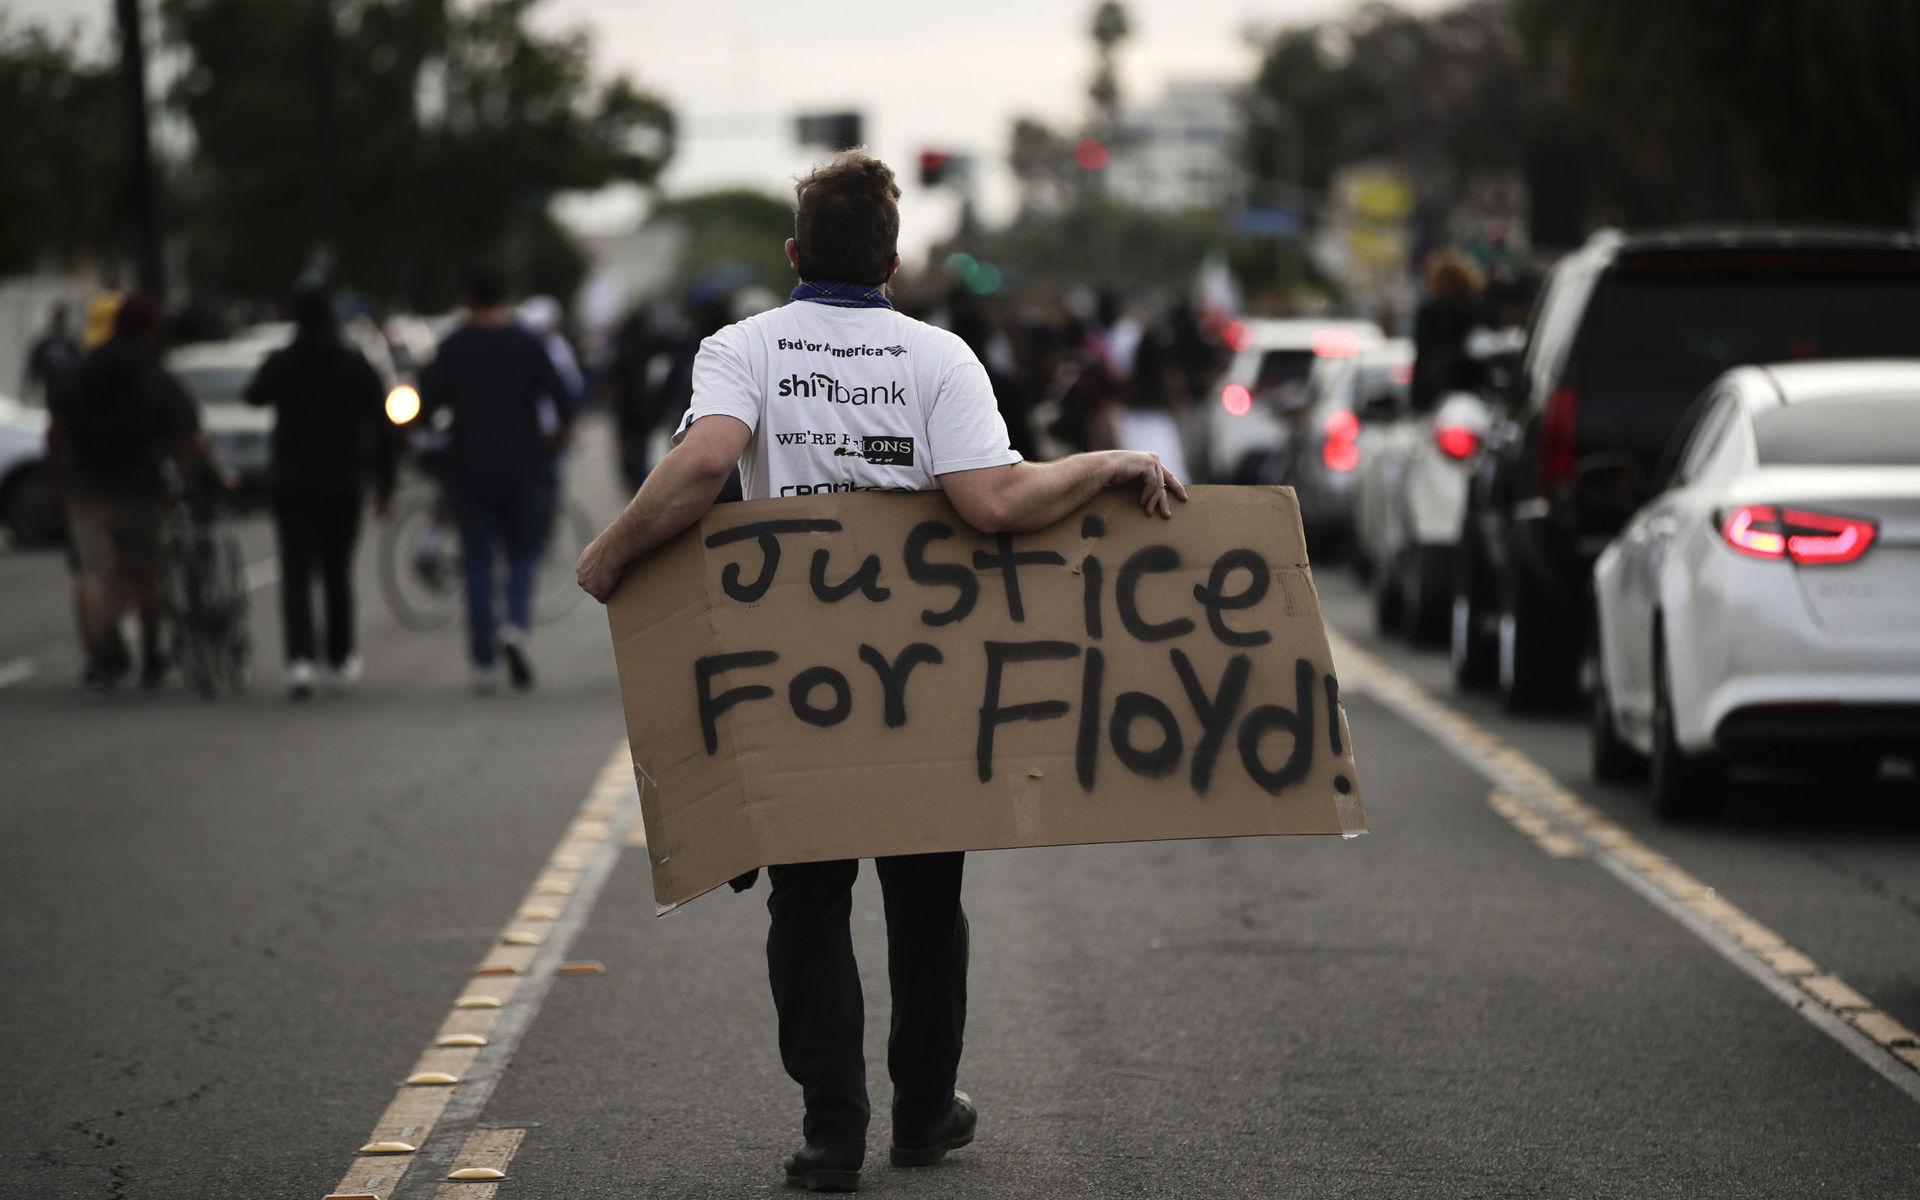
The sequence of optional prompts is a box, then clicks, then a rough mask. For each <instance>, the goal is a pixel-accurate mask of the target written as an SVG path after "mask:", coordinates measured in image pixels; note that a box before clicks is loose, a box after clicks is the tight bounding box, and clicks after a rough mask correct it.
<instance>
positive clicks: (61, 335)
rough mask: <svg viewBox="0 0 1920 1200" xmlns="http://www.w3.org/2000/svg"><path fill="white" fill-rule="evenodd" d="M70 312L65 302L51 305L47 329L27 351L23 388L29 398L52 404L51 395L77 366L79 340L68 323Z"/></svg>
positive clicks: (78, 367) (79, 353) (70, 317)
mask: <svg viewBox="0 0 1920 1200" xmlns="http://www.w3.org/2000/svg"><path fill="white" fill-rule="evenodd" d="M71 320H72V313H71V312H70V311H69V310H68V308H67V306H66V305H65V304H56V305H54V306H53V313H52V315H51V316H50V317H49V318H48V319H47V331H46V332H45V333H43V334H41V335H40V336H39V337H38V338H36V339H35V340H34V343H33V347H32V349H30V350H28V351H27V371H26V378H25V380H24V385H25V386H24V387H22V389H21V390H22V391H23V392H25V393H26V396H27V398H28V399H38V400H39V401H40V402H41V403H42V404H51V403H52V402H53V395H54V393H55V392H57V391H59V390H60V389H61V388H63V387H65V386H66V384H67V381H68V380H70V379H72V378H73V373H74V372H75V371H77V370H79V369H80V358H81V350H80V343H79V342H78V341H75V340H74V336H73V333H72V331H71V330H69V329H68V325H69V324H70V323H71Z"/></svg>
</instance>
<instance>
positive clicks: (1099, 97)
mask: <svg viewBox="0 0 1920 1200" xmlns="http://www.w3.org/2000/svg"><path fill="white" fill-rule="evenodd" d="M1088 32H1089V33H1091V34H1092V35H1093V46H1094V62H1095V66H1094V70H1093V82H1092V83H1091V84H1089V85H1088V86H1087V94H1088V96H1090V97H1092V99H1093V107H1094V112H1095V113H1096V114H1097V116H1098V119H1099V123H1100V126H1101V128H1103V129H1105V130H1112V129H1113V128H1114V127H1115V126H1117V125H1118V124H1119V122H1120V79H1119V76H1118V75H1117V74H1116V73H1115V71H1114V58H1115V54H1116V52H1117V51H1118V49H1119V46H1120V43H1121V42H1123V41H1125V40H1126V39H1127V37H1128V35H1130V34H1131V33H1132V32H1133V22H1132V21H1131V20H1130V19H1129V18H1128V17H1127V9H1126V6H1125V5H1123V4H1121V3H1120V0H1101V4H1100V6H1099V7H1098V8H1096V9H1094V10H1093V22H1092V24H1091V25H1090V26H1089V28H1088Z"/></svg>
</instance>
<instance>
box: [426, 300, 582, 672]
mask: <svg viewBox="0 0 1920 1200" xmlns="http://www.w3.org/2000/svg"><path fill="white" fill-rule="evenodd" d="M464 299H465V302H466V307H467V315H466V319H465V320H464V321H463V322H462V323H461V324H460V325H459V327H458V328H456V329H455V330H454V331H453V332H452V333H450V334H448V335H447V337H446V340H444V341H443V342H441V343H440V349H439V350H438V352H436V353H435V354H434V357H433V361H432V362H431V363H429V364H428V365H427V367H426V369H425V370H423V371H422V372H421V373H420V400H421V406H422V417H423V418H424V419H427V420H429V421H430V420H431V418H432V417H433V416H434V415H435V414H436V413H438V412H439V411H441V410H445V411H446V412H448V413H449V414H450V415H451V416H452V418H453V423H452V427H451V430H450V433H451V437H450V439H449V442H448V447H447V459H446V475H445V480H446V485H447V498H448V500H449V501H451V503H452V505H453V515H454V521H455V523H456V524H457V525H458V526H459V530H460V554H461V561H462V567H463V568H464V570H465V571H466V576H467V653H468V658H469V660H470V661H471V662H472V664H473V683H474V690H476V691H479V692H483V693H484V692H490V691H492V690H493V689H494V687H495V685H496V668H495V661H496V658H497V657H504V658H505V659H506V662H507V674H508V677H509V679H510V680H511V682H512V683H513V686H514V687H515V688H516V689H519V690H522V691H524V690H525V689H527V688H530V687H532V686H533V666H532V663H531V660H530V659H529V658H528V655H527V636H528V631H529V630H530V629H531V628H532V622H533V579H534V571H535V569H536V567H537V566H538V564H539V561H540V551H541V548H542V544H543V543H544V541H545V539H546V535H547V529H548V526H549V524H550V520H551V513H552V509H553V503H554V487H555V482H554V462H553V459H554V456H555V455H556V454H557V453H558V452H559V450H560V447H561V446H562V445H563V444H564V443H565V441H566V436H567V433H568V431H569V428H570V426H571V424H572V422H573V418H574V415H575V403H576V396H575V394H574V392H573V391H572V390H571V389H569V388H568V386H567V384H566V383H565V381H564V380H562V379H561V378H560V374H559V372H557V371H556V370H555V369H554V365H553V359H552V358H551V357H550V356H549V355H548V354H547V350H546V347H545V346H543V345H541V343H540V339H538V338H536V337H535V336H534V335H533V334H532V333H530V332H528V331H527V329H526V328H525V327H524V326H522V325H521V324H520V322H519V320H518V319H517V318H516V316H515V314H514V311H513V310H512V309H511V308H509V307H507V295H506V284H505V281H504V280H503V279H502V278H501V277H500V275H499V274H498V272H496V271H494V270H493V269H491V268H487V267H483V268H479V269H476V270H475V271H474V272H473V273H472V274H471V276H470V277H469V279H468V281H467V286H466V294H465V297H464ZM549 405H550V406H551V411H552V413H553V416H554V417H555V419H556V424H555V425H554V427H553V428H552V429H551V430H548V429H544V428H543V427H542V424H541V414H542V411H543V409H545V408H546V407H547V406H549ZM496 549H497V550H499V551H501V552H503V553H504V555H505V558H506V563H507V580H506V610H507V611H506V620H505V621H504V622H502V623H499V624H498V625H496V622H495V617H494V601H495V595H494V591H495V575H494V556H495V551H496Z"/></svg>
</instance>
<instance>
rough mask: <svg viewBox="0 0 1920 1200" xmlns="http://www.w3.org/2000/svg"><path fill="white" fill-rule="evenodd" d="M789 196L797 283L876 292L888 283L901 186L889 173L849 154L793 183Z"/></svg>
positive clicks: (875, 163) (873, 162)
mask: <svg viewBox="0 0 1920 1200" xmlns="http://www.w3.org/2000/svg"><path fill="white" fill-rule="evenodd" d="M793 194H794V198H795V200H796V201H798V210H797V211H796V212H795V213H794V217H793V240H794V241H795V242H796V243H797V244H798V248H799V257H800V278H802V279H807V280H818V281H820V282H822V283H862V284H872V285H876V286H877V285H879V284H882V283H885V282H886V281H887V277H888V276H889V275H891V274H892V273H893V260H894V258H895V256H896V255H897V254H898V251H899V242H900V185H899V184H898V183H895V182H894V178H893V169H892V168H891V167H889V166H887V164H886V163H883V162H881V161H880V160H879V159H877V158H875V157H873V156H872V155H870V154H863V153H861V152H860V151H858V150H849V151H847V152H846V153H845V154H842V155H840V156H839V157H838V158H835V159H834V160H833V161H832V162H830V163H828V164H827V165H826V166H824V167H821V168H819V169H818V170H816V171H814V172H813V173H812V174H810V175H807V176H805V177H804V178H802V179H799V180H796V181H795V183H794V186H793Z"/></svg>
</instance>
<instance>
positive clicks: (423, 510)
mask: <svg viewBox="0 0 1920 1200" xmlns="http://www.w3.org/2000/svg"><path fill="white" fill-rule="evenodd" d="M598 532H599V528H598V527H597V526H596V525H595V524H594V521H593V518H592V517H590V516H589V515H588V514H587V511H586V509H585V508H584V507H582V506H581V504H580V502H579V501H577V500H575V499H574V498H573V497H572V496H568V495H566V494H564V493H562V495H561V496H560V497H559V502H558V505H557V507H556V511H555V513H554V519H553V524H552V527H551V528H550V529H549V530H548V533H547V539H546V544H545V545H544V546H543V547H542V548H541V551H540V568H539V572H538V573H537V574H536V576H535V581H536V582H535V584H534V595H533V619H534V621H535V622H536V623H537V624H546V623H547V622H550V621H556V620H559V619H560V618H561V617H563V616H565V615H567V614H568V613H569V612H572V611H573V609H574V606H575V605H577V604H579V603H580V598H581V597H582V596H583V595H585V593H584V592H582V591H581V590H580V589H579V588H578V587H576V586H575V585H574V579H573V566H574V563H575V562H577V561H578V560H579V558H580V554H581V552H582V551H584V550H585V549H586V548H587V543H588V542H591V541H592V540H593V539H594V537H595V535H596V534H597V533H598ZM379 573H380V590H381V593H382V594H383V595H384V596H385V597H386V601H387V607H388V608H389V609H390V610H391V611H392V612H393V616H394V619H395V620H396V621H398V622H400V624H401V625H402V626H403V627H405V628H407V629H413V630H420V631H427V630H434V629H441V628H444V627H445V626H446V625H447V624H448V623H449V622H451V621H452V620H453V618H454V615H455V614H456V613H458V612H459V611H460V606H461V602H462V601H463V600H464V599H465V597H466V572H465V570H464V565H463V564H462V562H461V560H460V534H459V531H458V529H456V528H455V526H454V522H453V517H452V514H451V513H449V512H448V510H447V501H446V496H445V494H444V493H443V492H442V491H441V489H440V487H439V486H438V485H437V484H433V483H427V482H422V483H419V484H416V485H413V486H409V487H407V488H404V489H402V490H401V492H400V493H399V494H398V495H396V496H395V497H394V499H393V507H392V508H391V510H390V511H389V512H388V514H387V520H386V524H385V525H384V527H383V528H382V529H381V531H380V555H379Z"/></svg>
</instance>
